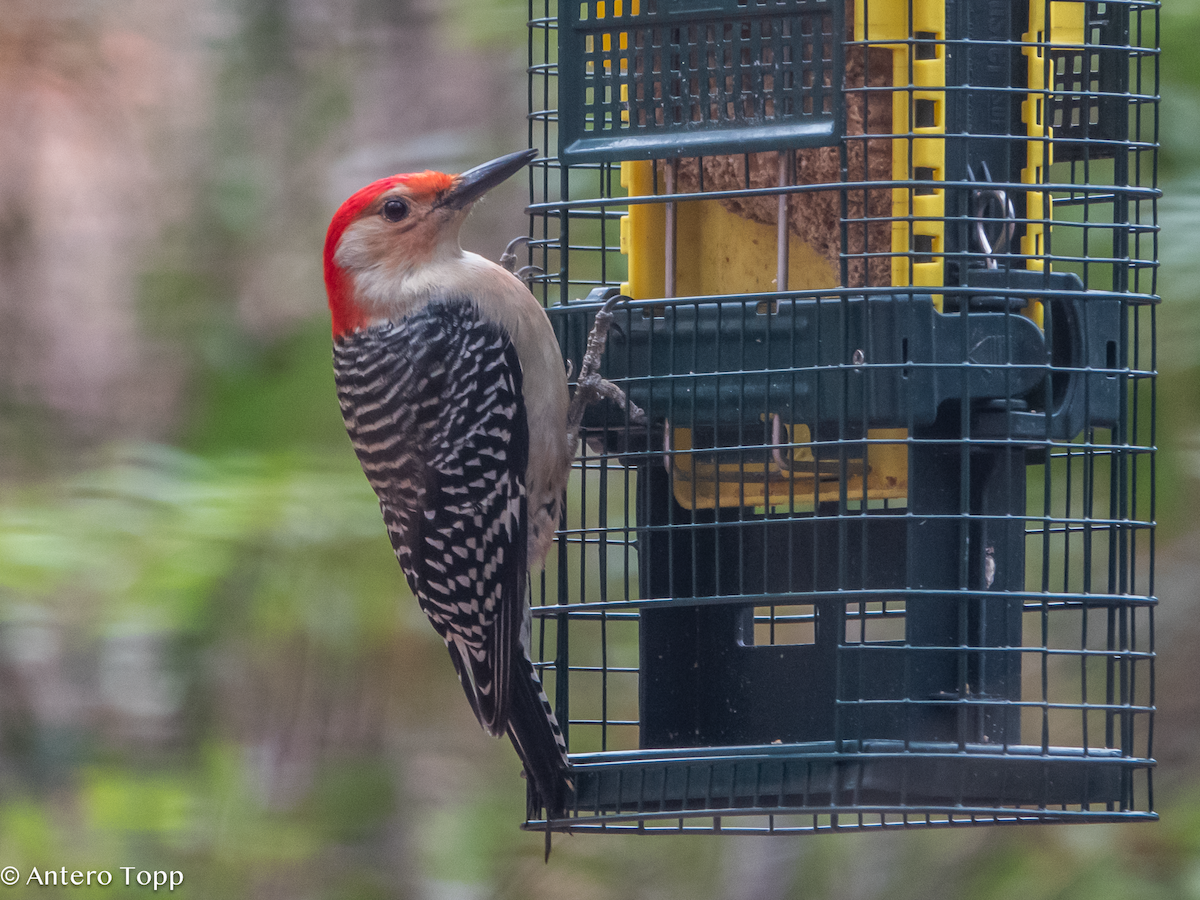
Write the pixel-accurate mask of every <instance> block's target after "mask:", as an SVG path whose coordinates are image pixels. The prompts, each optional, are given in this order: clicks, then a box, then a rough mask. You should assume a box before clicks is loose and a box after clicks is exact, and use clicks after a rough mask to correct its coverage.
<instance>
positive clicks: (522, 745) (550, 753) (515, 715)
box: [508, 653, 571, 819]
mask: <svg viewBox="0 0 1200 900" xmlns="http://www.w3.org/2000/svg"><path fill="white" fill-rule="evenodd" d="M512 679H513V683H512V691H511V698H510V706H509V713H508V737H509V739H510V740H511V741H512V744H513V747H514V748H516V751H517V755H518V756H520V757H521V762H522V763H523V764H524V765H525V774H526V777H527V778H528V779H529V781H530V782H531V784H532V785H533V787H534V789H535V793H536V798H531V800H530V810H529V815H530V816H534V815H536V814H537V811H538V808H539V807H544V808H545V810H546V818H547V819H555V818H561V817H562V816H563V815H564V813H565V804H566V794H567V791H568V790H569V789H570V788H571V779H570V773H569V769H570V763H569V762H568V760H567V747H566V742H565V741H564V740H563V736H562V730H561V729H560V728H559V727H558V720H557V719H556V718H555V716H554V711H553V710H552V709H551V708H550V701H549V700H548V699H547V697H546V692H545V691H543V690H542V683H541V681H539V680H538V677H537V672H536V671H534V668H533V663H532V662H531V661H530V659H529V657H528V656H527V655H526V654H525V653H520V654H518V655H517V656H516V658H515V659H514V660H513V666H512Z"/></svg>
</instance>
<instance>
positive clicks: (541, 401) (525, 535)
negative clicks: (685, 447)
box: [325, 151, 602, 818]
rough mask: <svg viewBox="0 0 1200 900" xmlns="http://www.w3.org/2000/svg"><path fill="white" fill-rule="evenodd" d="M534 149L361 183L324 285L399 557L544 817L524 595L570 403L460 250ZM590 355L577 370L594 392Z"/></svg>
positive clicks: (529, 324) (545, 771) (555, 489)
mask: <svg viewBox="0 0 1200 900" xmlns="http://www.w3.org/2000/svg"><path fill="white" fill-rule="evenodd" d="M534 156H536V153H535V152H534V151H522V152H519V153H512V154H509V155H508V156H504V157H501V158H500V159H497V160H493V161H492V162H489V163H485V164H484V165H481V166H478V167H476V168H474V169H471V170H470V171H469V172H465V173H463V174H462V175H459V176H457V177H452V176H450V175H444V174H442V173H440V172H420V173H415V174H409V175H395V176H392V177H390V178H384V179H382V180H380V181H376V182H374V183H373V184H370V185H368V186H367V187H365V188H363V189H362V190H360V191H358V192H357V193H356V194H354V195H353V196H352V197H350V199H348V200H347V201H346V202H345V203H344V204H343V205H342V207H341V208H340V209H339V210H338V211H337V213H336V214H335V215H334V217H333V221H332V222H331V223H330V225H329V232H328V234H327V236H326V239H325V286H326V290H327V292H328V295H329V307H330V311H331V313H332V317H333V336H334V353H333V356H334V371H335V377H336V382H337V391H338V399H339V402H340V404H341V408H342V415H343V417H344V419H345V422H346V429H347V431H348V432H349V434H350V438H351V441H352V442H353V444H354V449H355V451H356V452H357V454H358V458H359V461H360V462H361V463H362V467H363V471H364V472H365V473H366V475H367V478H368V480H369V481H370V482H371V486H372V487H373V488H374V489H375V493H376V494H378V495H379V503H380V507H381V509H382V511H383V519H384V522H385V523H386V525H387V531H388V535H389V536H390V537H391V540H392V546H393V547H394V548H395V551H396V556H397V558H398V559H399V561H400V566H401V568H402V569H403V570H404V574H405V576H406V577H407V579H408V583H409V585H410V586H411V587H412V590H413V592H414V593H415V594H416V595H417V600H418V602H419V603H420V605H421V608H422V609H423V610H424V611H425V613H426V615H427V616H428V617H429V620H430V622H432V623H433V627H434V628H435V629H436V630H437V632H438V634H440V635H441V636H442V638H443V640H444V641H445V642H446V647H447V649H448V650H449V651H450V658H451V660H453V662H454V668H455V670H456V671H457V672H458V677H459V680H460V681H461V682H462V685H463V689H464V690H465V691H466V695H467V699H468V700H469V701H470V704H471V709H472V710H474V712H475V715H476V717H478V719H479V723H480V724H481V725H482V726H483V728H484V730H485V731H487V732H488V733H489V734H491V735H493V736H499V735H501V734H504V733H505V732H507V733H508V735H509V737H510V738H511V740H512V742H513V746H514V747H515V748H516V750H517V753H518V754H519V755H520V757H521V759H522V761H523V763H524V765H525V771H526V773H527V775H528V777H529V778H530V779H531V780H532V782H533V785H534V787H535V789H536V792H537V795H538V797H539V798H540V801H541V804H542V805H544V806H545V808H546V812H547V816H548V818H553V817H556V816H559V815H561V814H562V813H563V802H564V791H565V789H566V787H567V786H568V785H569V784H570V781H569V773H568V769H569V763H568V760H567V755H566V748H565V745H564V742H563V738H562V734H561V732H560V730H559V726H558V723H557V721H556V720H555V717H554V714H553V712H552V710H551V708H550V704H549V703H548V701H547V699H546V695H545V693H544V692H543V691H542V687H541V683H540V682H539V680H538V677H537V674H536V672H535V670H534V667H533V663H532V662H531V661H530V657H529V653H528V633H529V607H528V605H527V603H526V592H527V590H528V575H529V573H530V572H531V571H537V570H538V569H539V568H540V567H541V566H542V564H543V562H544V561H545V558H546V553H547V551H548V550H549V548H550V545H551V543H552V542H553V540H554V531H555V528H556V527H557V525H558V520H559V513H560V506H561V503H562V499H563V491H564V489H565V487H566V484H567V477H568V474H569V472H570V466H571V460H572V457H573V456H574V452H575V444H576V440H577V432H578V424H579V416H580V415H581V412H582V411H581V409H579V404H578V403H576V404H574V406H573V407H572V409H571V410H569V409H568V405H569V404H568V391H567V379H566V372H565V370H564V365H563V360H562V356H561V352H560V350H559V346H558V342H557V340H556V339H555V336H554V331H553V329H552V328H551V326H550V321H549V319H548V318H547V316H546V313H545V311H544V310H543V309H542V307H541V305H540V304H539V303H538V301H537V300H536V299H535V298H534V297H533V295H532V294H531V293H530V292H529V290H528V289H527V288H526V287H525V285H524V284H523V283H522V282H521V281H520V280H519V279H518V278H517V277H516V276H514V275H513V274H512V273H510V272H509V271H506V269H504V268H502V267H501V266H498V265H496V264H495V263H492V262H489V261H488V260H486V259H484V258H483V257H481V256H478V255H477V254H474V253H469V252H465V251H463V249H462V248H461V247H460V245H459V228H460V226H461V225H462V223H463V220H464V219H465V218H466V216H467V213H468V211H469V209H470V207H471V205H472V203H473V202H474V201H475V200H477V199H478V198H479V197H480V196H482V195H483V194H484V192H486V191H487V190H488V189H489V188H490V187H492V186H494V185H496V184H498V183H500V182H501V181H503V180H504V179H506V178H508V177H509V176H510V175H512V174H514V173H515V172H517V171H519V170H520V169H521V168H523V167H524V166H525V165H526V164H527V163H528V162H529V161H530V160H531V159H532V158H533V157H534ZM593 343H594V342H593ZM596 346H597V347H600V346H602V341H601V342H600V343H599V344H596ZM597 353H598V351H597ZM594 366H595V360H591V361H588V360H585V363H584V364H583V365H582V366H581V373H580V374H581V384H583V383H584V381H587V382H588V386H589V387H590V388H593V389H594V388H595V386H596V382H598V381H599V379H598V378H597V377H596V376H595V374H594V371H593V370H594ZM582 397H583V395H582V394H581V392H580V391H579V390H577V392H576V398H575V399H576V401H580V400H581V399H582ZM585 402H586V401H585Z"/></svg>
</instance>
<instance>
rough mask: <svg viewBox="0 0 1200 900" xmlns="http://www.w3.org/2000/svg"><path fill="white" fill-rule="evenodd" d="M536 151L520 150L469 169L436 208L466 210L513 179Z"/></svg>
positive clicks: (438, 200) (444, 195)
mask: <svg viewBox="0 0 1200 900" xmlns="http://www.w3.org/2000/svg"><path fill="white" fill-rule="evenodd" d="M536 156H537V151H536V150H518V151H517V152H516V153H509V154H508V155H507V156H501V157H500V158H499V159H493V160H492V161H491V162H485V163H484V164H483V165H479V166H476V167H475V168H473V169H468V170H467V171H466V172H463V173H462V174H461V175H459V176H458V177H457V178H455V179H454V183H453V184H452V185H450V189H449V190H447V191H446V193H444V194H442V196H441V197H439V198H438V199H437V202H436V203H434V206H448V207H450V208H451V209H464V208H465V207H467V206H470V205H471V204H472V203H474V202H475V201H476V200H478V199H479V198H480V197H482V196H483V195H484V194H486V193H487V192H488V191H490V190H491V189H492V188H494V187H495V186H496V185H498V184H500V182H502V181H504V180H505V179H507V178H510V177H512V176H513V175H515V174H516V173H517V172H519V171H521V170H522V169H523V168H525V166H527V165H528V164H529V163H530V162H532V161H533V159H534V157H536Z"/></svg>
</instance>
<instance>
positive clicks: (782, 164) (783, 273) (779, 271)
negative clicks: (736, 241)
mask: <svg viewBox="0 0 1200 900" xmlns="http://www.w3.org/2000/svg"><path fill="white" fill-rule="evenodd" d="M791 156H792V153H791V151H790V150H780V151H779V186H780V187H781V188H785V187H788V186H789V185H790V184H791V178H790V177H789V174H790V173H789V171H788V169H789V168H790V167H789V166H788V162H789V160H790V158H791ZM789 196H790V195H789V194H786V193H784V194H780V195H779V218H778V224H777V227H776V236H775V245H776V246H775V254H776V256H775V287H776V289H777V290H780V291H786V290H787V289H788V197H789Z"/></svg>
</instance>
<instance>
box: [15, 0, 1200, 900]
mask: <svg viewBox="0 0 1200 900" xmlns="http://www.w3.org/2000/svg"><path fill="white" fill-rule="evenodd" d="M525 17H526V9H525V4H524V2H523V0H486V2H482V0H453V2H439V0H342V2H338V3H334V2H331V0H104V2H99V0H0V341H2V346H0V865H14V866H17V867H18V868H19V869H20V870H21V871H22V873H23V875H22V878H23V879H24V878H25V877H26V876H27V875H28V871H29V869H30V867H32V866H37V867H39V868H55V869H57V868H59V867H62V866H66V867H67V869H68V871H70V870H71V869H80V870H87V869H108V870H113V871H115V870H117V869H118V867H120V866H135V867H138V868H144V869H177V870H181V871H183V872H184V874H185V877H186V881H185V884H184V887H183V888H182V893H183V895H184V896H193V897H214V898H215V897H221V898H287V900H302V898H338V900H342V898H344V900H360V898H361V900H372V898H422V900H423V898H429V900H450V898H467V900H475V898H491V897H497V898H551V897H555V898H571V900H574V898H609V897H611V898H655V900H657V898H664V900H667V898H676V897H678V898H701V900H705V898H718V900H740V898H750V897H754V898H756V900H771V898H782V897H806V898H808V897H811V898H826V897H828V898H834V897H836V898H839V900H857V898H864V900H865V898H883V897H888V898H891V900H904V898H909V897H912V898H917V897H921V898H926V897H930V896H935V895H936V896H946V897H972V898H993V897H995V898H999V897H1012V896H1021V897H1022V898H1026V900H1035V898H1109V897H1111V898H1129V897H1137V898H1145V900H1155V898H1197V900H1200V766H1198V765H1197V763H1198V762H1200V675H1198V674H1197V668H1196V665H1195V658H1196V654H1197V652H1198V651H1197V647H1198V644H1200V521H1198V520H1197V517H1196V515H1195V513H1194V508H1195V506H1196V504H1197V502H1198V501H1200V490H1198V487H1200V390H1198V387H1200V53H1197V51H1196V47H1197V46H1200V0H1171V2H1170V3H1168V4H1166V5H1165V8H1164V9H1163V14H1162V25H1163V29H1162V46H1163V59H1162V71H1163V81H1162V92H1163V95H1164V99H1163V103H1162V142H1163V155H1162V166H1161V171H1160V181H1161V186H1162V188H1163V190H1164V191H1165V199H1164V200H1163V201H1162V204H1161V206H1160V212H1161V220H1160V221H1161V225H1162V235H1161V239H1160V250H1161V259H1162V263H1163V268H1162V273H1161V278H1160V282H1159V285H1160V293H1161V294H1162V296H1163V298H1164V302H1163V305H1162V307H1161V309H1160V311H1159V326H1160V327H1159V356H1158V364H1159V369H1160V371H1161V373H1162V377H1161V380H1160V382H1159V390H1158V410H1159V415H1158V444H1159V447H1160V449H1161V452H1160V455H1159V457H1158V459H1159V465H1158V473H1159V503H1158V516H1157V518H1158V521H1159V523H1160V528H1159V531H1158V542H1157V548H1158V580H1157V590H1156V593H1157V594H1158V595H1159V596H1160V597H1161V598H1162V601H1163V603H1162V607H1161V610H1160V612H1159V615H1158V626H1159V628H1158V634H1159V646H1158V650H1159V652H1160V662H1159V668H1158V684H1157V690H1158V702H1159V709H1160V712H1159V715H1158V718H1157V720H1156V726H1157V727H1156V733H1155V738H1156V740H1155V750H1156V755H1157V757H1158V759H1159V760H1160V766H1159V773H1158V776H1157V780H1156V788H1157V796H1156V798H1155V805H1156V807H1157V808H1158V810H1159V811H1160V812H1161V814H1162V817H1163V820H1162V822H1161V823H1158V824H1143V825H1132V826H1127V827H1117V826H1096V825H1090V826H1076V827H1067V826H1057V827H1042V828H1036V827H1028V828H1012V829H1004V828H985V829H970V830H963V831H936V832H924V833H921V832H911V833H900V832H889V833H885V834H878V835H865V834H857V835H848V836H820V837H808V838H783V839H764V838H746V839H740V838H719V837H706V838H666V837H655V838H643V839H631V838H610V837H587V836H579V837H573V838H559V839H558V840H557V841H556V842H555V850H554V855H553V856H552V858H551V864H550V865H549V866H545V865H543V863H542V860H541V853H542V840H541V838H540V836H538V835H531V834H525V833H523V832H521V831H519V830H518V828H517V825H518V823H519V821H520V820H521V816H522V812H523V803H524V782H523V781H522V780H521V778H520V777H518V772H519V768H520V767H519V763H518V761H517V759H516V756H515V755H514V754H513V752H512V750H511V749H510V748H509V746H508V744H507V742H502V741H490V740H487V739H486V738H485V737H484V736H483V735H482V734H481V733H480V731H479V728H478V726H477V725H476V723H475V720H474V718H473V717H472V715H471V713H470V711H469V709H468V707H467V705H466V704H465V703H464V702H463V701H462V694H461V689H460V688H459V687H458V685H457V683H456V680H455V678H454V676H453V672H452V670H451V667H450V664H449V661H448V658H447V657H446V654H445V651H444V649H443V648H442V646H441V642H440V640H439V639H438V638H437V636H436V635H435V634H434V632H433V631H432V630H431V629H430V628H429V627H428V625H427V623H426V622H425V620H424V617H423V616H422V614H421V613H420V611H419V610H418V609H417V607H416V604H415V603H412V602H406V601H408V597H407V589H406V588H405V587H404V583H403V579H402V577H401V574H400V571H399V569H398V567H397V566H396V563H395V560H394V558H393V557H392V554H391V552H390V547H389V545H388V542H387V538H386V536H385V534H384V530H383V528H382V525H381V523H380V520H379V514H378V509H377V506H376V504H375V501H374V497H373V495H372V494H371V492H370V489H369V488H368V486H367V484H366V481H365V479H364V478H363V477H362V475H361V472H360V471H359V469H358V465H357V462H356V461H355V459H354V455H353V453H352V452H351V450H350V447H349V443H348V441H347V439H346V437H345V433H344V431H343V429H342V425H341V420H340V416H339V413H338V409H337V403H336V400H335V397H334V391H333V378H332V370H331V364H330V347H329V333H328V322H327V317H326V313H325V308H324V302H325V301H324V293H323V287H322V283H321V270H320V250H321V244H322V240H323V237H324V231H325V226H326V223H327V222H328V220H329V217H330V215H331V214H332V213H333V211H334V210H335V209H336V207H337V205H338V204H339V203H340V202H341V200H342V199H343V198H344V197H346V196H347V195H348V194H349V193H351V192H352V191H353V190H354V189H356V188H357V187H359V186H361V185H362V184H365V183H366V182H368V181H371V180H373V179H375V178H377V177H380V176H382V175H386V174H391V173H393V172H396V171H407V170H413V169H423V168H425V167H433V168H439V169H443V170H448V171H458V170H461V169H464V168H467V167H468V166H470V165H473V164H475V163H478V162H481V161H483V160H485V159H488V158H490V157H492V156H496V155H499V154H501V153H503V152H507V151H509V150H513V149H517V148H520V147H523V146H524V145H525V133H526V132H525V124H524V113H525V105H526V101H525V90H526V82H525V73H524V69H525V33H526V32H525ZM521 203H522V194H521V188H520V185H519V184H513V185H509V186H507V192H505V191H498V192H496V194H495V196H493V197H492V198H491V199H490V200H489V202H487V203H485V204H481V206H480V208H479V210H478V211H477V212H476V214H475V215H474V216H473V218H472V219H471V221H470V222H469V223H468V226H467V229H466V232H465V233H464V243H465V244H467V245H468V246H469V247H471V248H472V249H476V250H479V251H480V252H482V253H484V254H485V255H487V256H489V257H491V258H493V259H494V258H496V257H498V255H499V253H500V251H501V249H502V248H503V246H504V244H505V243H506V240H507V238H508V237H511V236H515V235H516V234H517V233H519V232H521V231H522V230H523V228H524V226H525V221H526V220H525V219H524V218H523V217H522V216H521ZM120 877H121V876H120V874H119V873H118V880H119V878H120ZM108 890H109V891H110V892H111V893H113V894H118V893H119V892H118V889H117V887H116V886H114V887H113V888H110V889H108ZM35 891H36V896H38V897H54V896H58V895H59V893H60V892H61V893H63V894H64V895H65V891H64V890H63V889H59V888H41V887H37V886H36V885H33V886H29V887H15V888H0V892H3V893H4V894H5V895H6V896H12V897H21V896H25V895H26V894H29V895H30V896H34V893H32V892H35Z"/></svg>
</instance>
